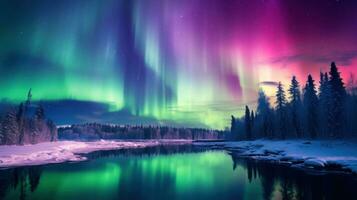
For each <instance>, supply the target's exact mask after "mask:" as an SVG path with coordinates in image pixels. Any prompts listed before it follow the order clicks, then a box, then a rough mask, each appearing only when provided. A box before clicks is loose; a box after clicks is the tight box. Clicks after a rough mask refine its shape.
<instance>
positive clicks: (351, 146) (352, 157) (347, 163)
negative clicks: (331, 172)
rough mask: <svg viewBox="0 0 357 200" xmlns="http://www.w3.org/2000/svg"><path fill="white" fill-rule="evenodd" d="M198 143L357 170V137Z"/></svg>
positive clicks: (274, 158)
mask: <svg viewBox="0 0 357 200" xmlns="http://www.w3.org/2000/svg"><path fill="white" fill-rule="evenodd" d="M194 144H195V145H200V146H209V147H211V148H217V147H218V148H221V149H226V150H228V151H229V152H231V153H232V154H234V155H236V156H240V157H249V158H252V159H256V160H268V161H272V162H278V163H281V164H289V165H292V166H302V167H305V168H314V169H327V168H334V169H335V168H338V167H340V168H341V169H343V170H346V169H347V170H351V171H352V172H353V173H357V141H356V140H349V141H347V140H311V141H307V140H284V141H280V140H255V141H237V142H216V143H210V142H207V143H205V142H202V143H194Z"/></svg>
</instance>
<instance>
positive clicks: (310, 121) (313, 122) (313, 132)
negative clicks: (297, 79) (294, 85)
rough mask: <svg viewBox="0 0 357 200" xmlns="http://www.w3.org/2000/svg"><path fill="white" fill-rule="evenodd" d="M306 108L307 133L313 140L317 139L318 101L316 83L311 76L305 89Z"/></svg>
mask: <svg viewBox="0 0 357 200" xmlns="http://www.w3.org/2000/svg"><path fill="white" fill-rule="evenodd" d="M304 106H305V114H306V121H307V132H308V133H309V134H310V137H311V138H315V137H316V136H317V123H318V120H317V119H318V115H317V108H318V99H317V94H316V87H315V83H314V80H313V79H312V76H311V75H309V76H308V78H307V83H306V86H305V88H304Z"/></svg>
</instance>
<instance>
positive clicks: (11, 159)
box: [0, 140, 192, 167]
mask: <svg viewBox="0 0 357 200" xmlns="http://www.w3.org/2000/svg"><path fill="white" fill-rule="evenodd" d="M191 142H192V141H190V140H142V141H122V140H118V141H117V140H116V141H113V140H100V141H95V142H77V141H58V142H44V143H39V144H34V145H23V146H18V145H3V146H0V167H15V166H25V165H41V164H48V163H61V162H67V161H83V160H86V159H87V158H86V157H85V156H84V155H79V153H90V152H93V151H100V150H115V149H124V148H144V147H149V146H155V145H160V144H183V143H191Z"/></svg>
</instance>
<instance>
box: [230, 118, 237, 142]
mask: <svg viewBox="0 0 357 200" xmlns="http://www.w3.org/2000/svg"><path fill="white" fill-rule="evenodd" d="M236 130H237V122H236V118H235V117H234V116H233V115H232V116H231V136H232V137H233V138H234V137H235V136H236V135H235V134H236Z"/></svg>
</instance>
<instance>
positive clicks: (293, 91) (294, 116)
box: [289, 76, 302, 138]
mask: <svg viewBox="0 0 357 200" xmlns="http://www.w3.org/2000/svg"><path fill="white" fill-rule="evenodd" d="M289 99H290V102H289V107H290V116H291V122H292V129H293V132H294V135H296V136H297V137H298V138H300V137H301V134H302V133H301V131H302V130H301V122H300V118H301V116H300V113H301V93H300V85H299V82H298V81H297V80H296V77H295V76H293V78H292V80H291V84H290V87H289Z"/></svg>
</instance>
